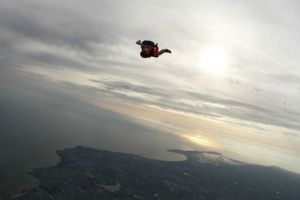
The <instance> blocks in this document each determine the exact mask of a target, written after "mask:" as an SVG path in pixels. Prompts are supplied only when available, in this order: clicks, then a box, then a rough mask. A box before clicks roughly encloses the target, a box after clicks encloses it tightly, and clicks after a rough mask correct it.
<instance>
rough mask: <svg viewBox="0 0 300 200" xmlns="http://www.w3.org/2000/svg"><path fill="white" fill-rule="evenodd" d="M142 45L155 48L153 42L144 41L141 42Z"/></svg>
mask: <svg viewBox="0 0 300 200" xmlns="http://www.w3.org/2000/svg"><path fill="white" fill-rule="evenodd" d="M142 45H145V46H150V47H154V46H155V44H154V42H152V41H150V40H144V41H143V42H142Z"/></svg>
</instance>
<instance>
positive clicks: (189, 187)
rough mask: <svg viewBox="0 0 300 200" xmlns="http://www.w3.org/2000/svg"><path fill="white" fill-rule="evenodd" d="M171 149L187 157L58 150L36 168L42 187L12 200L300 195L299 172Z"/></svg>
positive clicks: (293, 197)
mask: <svg viewBox="0 0 300 200" xmlns="http://www.w3.org/2000/svg"><path fill="white" fill-rule="evenodd" d="M170 151H172V152H174V153H180V154H183V155H185V156H186V157H187V159H186V160H184V161H159V160H152V159H147V158H144V157H141V156H138V155H132V154H126V153H116V152H110V151H104V150H96V149H92V148H87V147H82V146H78V147H75V148H70V149H64V150H59V151H57V154H58V155H59V156H60V158H61V160H60V162H59V163H58V164H57V165H56V166H52V167H46V168H37V169H33V170H32V172H31V173H32V175H33V176H34V177H36V178H38V179H39V180H40V183H39V185H38V186H37V187H36V188H34V189H30V190H27V191H24V193H23V194H21V195H19V196H15V197H14V199H17V200H38V199H43V200H50V199H51V200H53V199H59V200H67V199H78V200H79V199H82V200H89V199H101V200H108V199H109V200H129V199H130V200H134V199H137V200H142V199H144V200H148V199H160V200H164V199H170V200H177V199H178V200H179V199H180V200H185V199H186V200H193V199H197V200H208V199H209V200H214V199H215V200H222V199H226V200H227V199H243V200H248V199H249V200H250V199H255V200H262V199H268V200H270V199H272V200H276V199H278V200H279V199H282V200H289V199H291V200H299V199H300V190H299V188H300V175H298V174H295V173H292V172H288V171H285V170H282V169H279V168H276V167H266V166H258V165H252V164H247V163H243V162H239V161H235V160H231V159H228V158H225V157H224V156H222V155H221V154H219V153H216V152H205V151H202V152H198V151H181V150H170Z"/></svg>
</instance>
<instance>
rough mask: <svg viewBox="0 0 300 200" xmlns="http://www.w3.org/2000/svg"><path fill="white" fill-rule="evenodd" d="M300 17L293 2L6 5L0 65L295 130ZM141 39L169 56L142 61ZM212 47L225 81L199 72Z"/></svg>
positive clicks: (138, 0)
mask: <svg viewBox="0 0 300 200" xmlns="http://www.w3.org/2000/svg"><path fill="white" fill-rule="evenodd" d="M299 11H300V3H299V2H298V1H294V0H288V1H282V0H272V1H271V0H268V1H264V2H261V1H258V0H243V1H239V2H236V1H233V0H227V1H225V0H218V1H213V2H212V1H208V0H201V1H196V0H188V1H175V0H171V1H159V0H152V1H142V0H130V1H129V0H122V1H116V0H110V1H104V0H100V1H96V0H88V1H84V2H83V1H65V2H61V1H56V0H51V1H37V0H36V1H34V0H27V1H11V0H2V1H1V7H0V68H1V71H2V73H5V70H4V69H6V70H7V69H9V70H11V71H19V72H20V71H21V72H25V73H32V74H34V75H35V76H40V77H42V78H44V79H47V80H50V81H55V82H59V83H61V84H73V85H76V86H78V85H79V86H83V87H87V88H89V89H90V88H93V89H95V92H96V91H97V92H100V93H103V95H104V94H109V95H110V96H113V97H116V98H118V99H119V100H126V101H129V102H134V103H140V104H149V105H156V106H160V107H163V108H168V109H173V110H177V111H181V112H182V111H184V112H188V113H194V114H203V115H206V116H211V117H218V118H224V117H225V118H233V119H239V120H244V121H250V122H254V123H262V124H268V125H275V126H279V127H285V128H290V129H294V130H296V131H299V130H300V125H299V124H300V105H299V102H300V79H299V77H300V69H299V64H300V57H299V55H298V54H299V52H300V46H299V44H300V36H299V35H300V34H299V33H300V30H299V27H300V22H299V20H298V19H299V18H300V12H299ZM138 39H141V40H143V39H151V40H154V41H156V42H158V43H159V45H160V47H161V48H166V47H167V48H170V49H172V51H173V53H172V54H171V55H163V56H162V57H160V58H158V59H148V60H144V59H141V58H140V57H139V47H138V46H137V45H135V41H136V40H138ZM210 46H218V47H221V48H223V49H226V51H227V53H228V56H229V57H230V65H229V67H228V69H227V70H226V72H225V73H224V74H223V75H221V76H218V75H214V74H209V73H207V72H205V71H203V70H201V69H199V67H198V65H199V63H198V61H199V57H200V56H201V55H202V54H203V51H204V50H205V48H207V47H210ZM7 76H9V73H7ZM2 81H3V80H2ZM5 81H6V84H8V83H9V81H13V80H9V78H8V79H5Z"/></svg>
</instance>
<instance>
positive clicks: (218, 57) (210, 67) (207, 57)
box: [199, 47, 229, 74]
mask: <svg viewBox="0 0 300 200" xmlns="http://www.w3.org/2000/svg"><path fill="white" fill-rule="evenodd" d="M228 65H229V60H228V55H227V52H226V51H225V50H224V49H221V48H217V47H210V48H207V49H205V50H204V51H203V52H202V53H201V54H200V58H199V68H200V69H201V70H203V71H205V72H208V73H210V74H224V73H225V72H226V69H227V67H228Z"/></svg>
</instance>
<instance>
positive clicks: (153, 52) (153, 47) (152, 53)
mask: <svg viewBox="0 0 300 200" xmlns="http://www.w3.org/2000/svg"><path fill="white" fill-rule="evenodd" d="M136 44H138V45H140V46H141V49H142V51H141V53H140V56H141V57H142V58H150V57H156V58H157V57H158V56H160V55H161V54H163V53H171V51H170V50H169V49H162V50H159V48H158V44H157V43H156V44H154V42H152V41H150V40H144V41H143V42H141V40H138V41H137V42H136Z"/></svg>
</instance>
